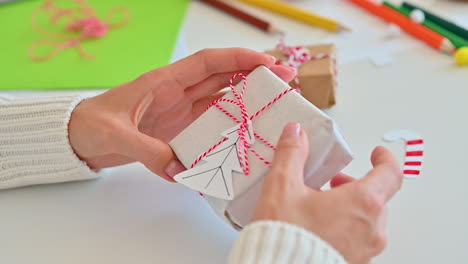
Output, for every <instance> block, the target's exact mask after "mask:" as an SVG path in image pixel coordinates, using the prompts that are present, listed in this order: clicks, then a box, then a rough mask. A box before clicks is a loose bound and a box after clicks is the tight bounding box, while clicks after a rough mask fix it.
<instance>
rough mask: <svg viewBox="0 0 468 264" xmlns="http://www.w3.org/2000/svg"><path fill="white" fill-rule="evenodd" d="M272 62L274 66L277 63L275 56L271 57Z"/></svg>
mask: <svg viewBox="0 0 468 264" xmlns="http://www.w3.org/2000/svg"><path fill="white" fill-rule="evenodd" d="M270 60H271V61H272V63H273V64H274V63H275V62H276V58H275V56H271V55H270Z"/></svg>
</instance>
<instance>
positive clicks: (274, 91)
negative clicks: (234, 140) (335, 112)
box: [169, 66, 352, 226]
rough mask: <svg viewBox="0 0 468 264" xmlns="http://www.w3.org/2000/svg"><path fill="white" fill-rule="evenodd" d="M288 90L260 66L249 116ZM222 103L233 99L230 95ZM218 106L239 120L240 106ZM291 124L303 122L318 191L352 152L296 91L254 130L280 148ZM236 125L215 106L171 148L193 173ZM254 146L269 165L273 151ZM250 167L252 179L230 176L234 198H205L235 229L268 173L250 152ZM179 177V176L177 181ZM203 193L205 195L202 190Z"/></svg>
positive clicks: (250, 81) (311, 180) (249, 95)
mask: <svg viewBox="0 0 468 264" xmlns="http://www.w3.org/2000/svg"><path fill="white" fill-rule="evenodd" d="M240 85H242V84H241V83H240V84H238V85H237V86H236V91H239V89H240ZM288 89H290V87H289V85H288V84H287V83H285V82H284V81H283V80H281V79H280V78H279V77H277V76H276V75H275V74H274V73H272V72H271V71H270V70H269V69H267V68H266V67H264V66H260V67H258V68H257V69H255V70H254V71H253V72H251V73H250V74H249V75H248V76H247V89H246V91H245V95H244V99H245V105H246V108H247V111H248V112H249V113H250V115H252V114H254V113H255V112H257V111H258V110H259V109H261V108H262V107H263V106H265V105H267V104H268V103H269V102H271V101H272V100H273V99H274V98H275V97H277V96H278V95H279V94H280V93H282V92H283V91H285V90H288ZM223 98H226V99H231V100H235V97H234V95H233V93H232V92H229V93H227V94H226V95H225V96H224V97H223ZM220 104H221V105H222V106H223V108H225V109H226V110H227V111H228V112H230V113H232V114H233V115H234V116H236V117H237V118H238V119H239V120H241V114H240V110H239V107H238V106H236V105H234V104H230V103H223V102H221V103H220ZM289 122H299V123H300V124H301V126H302V128H303V129H304V130H305V132H306V134H307V135H308V138H309V142H310V155H309V157H308V159H307V162H306V166H305V169H304V175H305V183H306V184H307V185H308V186H310V187H312V188H316V189H318V188H320V187H321V186H322V185H324V184H325V183H326V182H327V181H328V180H330V179H331V178H332V177H333V176H335V175H336V174H337V173H338V172H339V171H341V170H342V169H343V168H344V167H345V166H346V165H347V164H348V163H349V162H351V160H352V155H351V151H350V149H349V147H348V145H347V144H346V142H345V140H344V138H343V137H342V135H341V134H340V131H339V130H338V128H337V126H336V124H335V122H334V121H333V120H332V119H330V118H329V117H328V116H327V115H325V114H324V113H323V112H322V111H321V110H319V109H318V108H317V107H315V106H314V105H312V104H311V103H310V102H309V101H307V100H305V99H304V98H303V97H302V96H301V95H300V94H299V93H297V92H295V91H292V92H289V93H287V94H286V95H284V96H283V97H282V98H280V99H279V100H278V101H277V102H275V103H274V104H272V105H271V106H270V107H269V108H268V109H266V110H265V111H264V112H262V113H261V114H260V115H259V116H257V117H256V118H254V119H253V120H252V128H253V130H254V131H255V132H256V133H258V134H259V135H261V136H263V137H264V138H265V139H266V140H267V141H268V142H271V143H272V144H274V145H276V143H277V142H278V139H279V137H280V135H281V132H282V130H283V127H284V126H285V125H286V124H287V123H289ZM236 125H237V123H236V122H234V121H233V120H232V119H231V118H229V117H228V116H226V115H225V114H224V113H223V112H222V111H220V110H219V109H218V108H216V107H211V108H209V109H208V110H207V111H206V112H204V113H203V114H202V115H201V116H200V117H199V118H198V119H196V120H195V121H194V122H193V123H192V124H190V126H189V127H187V128H186V129H185V130H184V131H182V132H181V133H180V134H179V135H178V136H177V137H175V138H174V139H173V140H172V141H171V142H170V143H169V145H170V146H171V147H172V149H173V150H174V152H175V154H176V155H177V157H178V158H179V160H180V161H181V162H182V163H183V164H184V166H185V167H187V168H190V166H191V164H192V163H193V162H194V161H195V160H197V158H198V157H199V156H200V155H201V154H202V153H204V152H206V151H207V150H208V149H209V148H211V147H213V146H214V145H215V144H216V143H217V142H220V140H222V139H223V138H224V137H223V135H222V134H223V132H226V131H227V130H229V129H230V128H233V127H235V126H236ZM251 146H252V147H253V148H254V149H255V150H256V151H257V152H258V153H259V154H260V155H261V156H262V157H264V158H265V159H266V160H268V161H272V160H273V155H274V151H273V150H272V149H271V148H269V147H268V146H266V144H264V143H263V142H262V141H261V140H256V141H255V142H254V143H253V144H251ZM216 151H218V150H217V149H215V150H214V151H213V152H216ZM218 152H219V151H218ZM203 163H204V161H201V162H200V163H199V164H198V165H196V166H195V167H197V166H203ZM249 163H250V166H249V167H250V175H248V176H246V175H244V174H243V173H241V172H238V171H233V172H232V183H233V197H232V199H219V198H216V197H212V196H210V195H206V194H205V195H204V196H205V198H206V199H207V200H208V202H209V203H210V205H211V206H212V207H213V209H214V210H215V211H216V212H217V213H218V214H219V215H220V216H221V217H223V218H224V219H226V220H227V221H229V222H230V223H231V224H233V225H234V226H244V225H246V224H247V223H248V222H249V221H250V218H251V216H252V213H253V210H254V208H255V204H256V200H257V198H258V196H259V193H260V190H261V185H262V182H263V178H264V177H265V175H266V174H267V173H268V171H269V167H268V166H267V165H265V164H264V163H263V162H262V161H260V159H258V158H257V157H256V156H254V155H252V153H249ZM177 178H178V177H177V176H176V180H177ZM187 179H188V178H187ZM190 180H191V181H194V182H196V181H202V183H201V184H199V185H200V186H205V184H206V183H207V179H203V177H201V178H198V179H197V177H190ZM216 181H217V182H218V184H219V182H220V179H213V178H211V180H210V184H211V183H213V184H215V182H216ZM194 182H192V183H194ZM192 183H190V184H192ZM209 188H211V187H209ZM199 191H200V192H202V193H203V190H199Z"/></svg>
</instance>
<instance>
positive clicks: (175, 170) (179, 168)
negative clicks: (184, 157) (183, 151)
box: [166, 160, 186, 178]
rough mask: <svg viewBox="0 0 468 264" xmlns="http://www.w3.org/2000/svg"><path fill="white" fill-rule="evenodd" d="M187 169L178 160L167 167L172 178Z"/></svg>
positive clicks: (167, 171)
mask: <svg viewBox="0 0 468 264" xmlns="http://www.w3.org/2000/svg"><path fill="white" fill-rule="evenodd" d="M185 170H186V168H185V167H184V165H182V163H181V162H180V161H178V160H173V161H171V162H169V165H167V167H166V173H167V175H169V176H170V177H171V178H174V176H176V175H177V174H179V173H181V172H183V171H185Z"/></svg>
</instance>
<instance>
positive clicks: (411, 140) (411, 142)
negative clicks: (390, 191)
mask: <svg viewBox="0 0 468 264" xmlns="http://www.w3.org/2000/svg"><path fill="white" fill-rule="evenodd" d="M398 139H403V140H405V141H406V158H405V166H404V167H403V175H404V176H405V178H407V179H416V178H417V177H418V176H419V175H420V174H421V167H422V162H423V154H424V140H423V139H422V137H421V136H419V135H418V134H417V133H415V132H413V131H409V130H393V131H390V132H388V133H386V134H385V135H384V140H386V141H395V140H398Z"/></svg>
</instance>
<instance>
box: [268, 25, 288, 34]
mask: <svg viewBox="0 0 468 264" xmlns="http://www.w3.org/2000/svg"><path fill="white" fill-rule="evenodd" d="M267 31H268V33H271V34H275V35H276V34H280V35H284V31H283V30H281V29H280V28H278V27H276V26H273V25H271V26H270V27H269V28H268V30H267Z"/></svg>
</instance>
